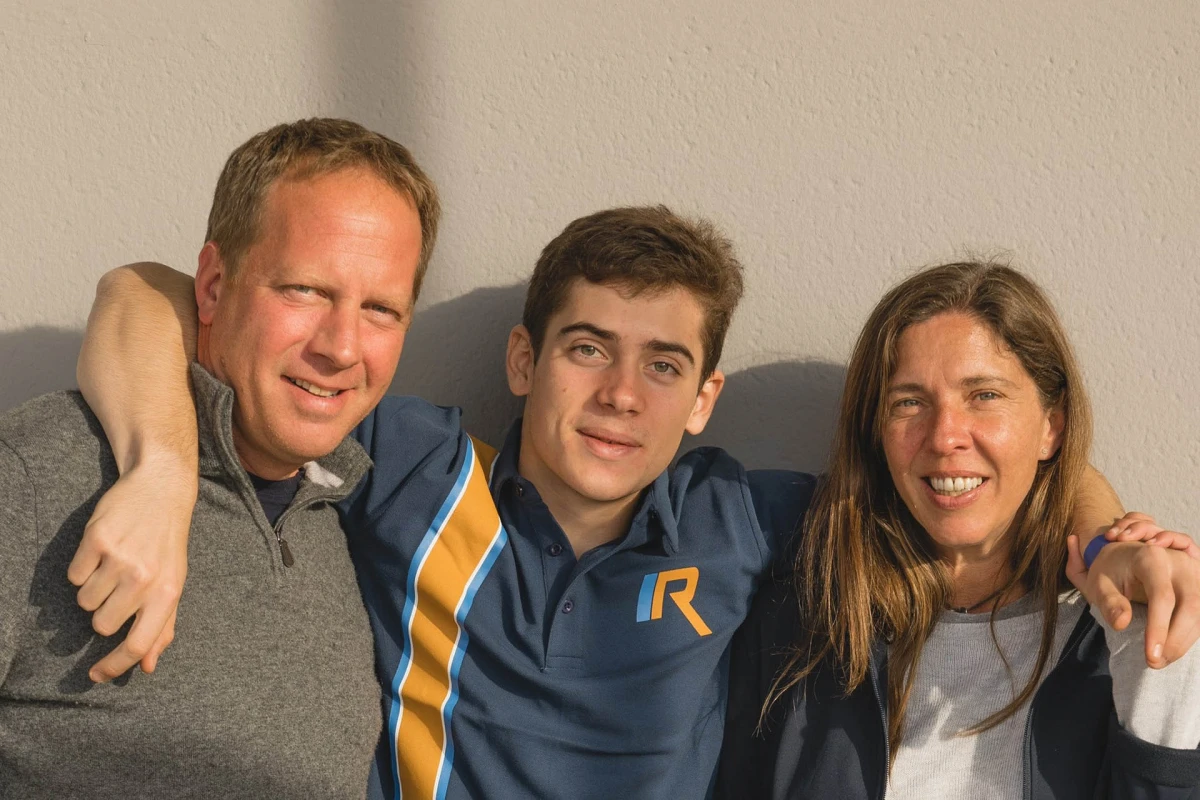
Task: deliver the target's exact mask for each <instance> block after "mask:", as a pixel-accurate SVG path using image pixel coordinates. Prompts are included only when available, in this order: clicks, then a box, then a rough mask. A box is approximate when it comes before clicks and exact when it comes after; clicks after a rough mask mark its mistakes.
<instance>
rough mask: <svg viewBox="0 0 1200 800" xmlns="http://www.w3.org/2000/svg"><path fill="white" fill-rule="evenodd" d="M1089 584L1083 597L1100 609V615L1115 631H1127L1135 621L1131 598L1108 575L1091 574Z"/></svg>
mask: <svg viewBox="0 0 1200 800" xmlns="http://www.w3.org/2000/svg"><path fill="white" fill-rule="evenodd" d="M1087 583H1088V588H1087V590H1081V591H1083V596H1084V597H1086V598H1087V600H1088V602H1089V603H1091V604H1092V605H1094V606H1095V607H1096V608H1098V609H1100V613H1101V614H1103V615H1104V619H1105V620H1107V622H1108V624H1109V625H1111V626H1112V627H1113V629H1114V630H1118V631H1123V630H1125V628H1127V627H1128V626H1129V623H1130V621H1131V620H1132V619H1133V606H1132V605H1131V604H1130V602H1129V598H1128V597H1126V596H1125V595H1124V594H1123V593H1122V592H1121V587H1120V586H1118V585H1117V584H1116V583H1115V582H1114V581H1113V580H1112V579H1111V578H1110V577H1109V576H1108V575H1106V574H1103V573H1100V572H1093V573H1092V574H1090V575H1089V576H1088V582H1087Z"/></svg>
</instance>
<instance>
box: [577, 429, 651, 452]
mask: <svg viewBox="0 0 1200 800" xmlns="http://www.w3.org/2000/svg"><path fill="white" fill-rule="evenodd" d="M578 432H580V433H581V434H583V435H584V437H588V438H590V439H596V440H598V441H601V443H604V444H606V445H614V446H618V447H638V446H641V445H638V444H637V443H636V441H634V440H632V439H628V438H625V437H622V435H618V434H614V433H608V432H607V431H596V429H592V428H580V429H578Z"/></svg>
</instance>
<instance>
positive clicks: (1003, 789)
mask: <svg viewBox="0 0 1200 800" xmlns="http://www.w3.org/2000/svg"><path fill="white" fill-rule="evenodd" d="M1084 610H1085V601H1084V600H1083V599H1082V598H1081V597H1080V596H1079V595H1078V594H1075V593H1071V594H1069V595H1065V596H1064V597H1063V598H1062V599H1061V601H1060V604H1059V613H1058V620H1057V622H1056V624H1055V631H1054V646H1053V648H1052V650H1051V652H1052V653H1053V654H1054V655H1053V656H1052V657H1051V659H1050V662H1049V664H1048V665H1047V669H1046V670H1045V671H1043V673H1042V678H1045V675H1046V672H1048V671H1049V669H1050V668H1052V667H1053V665H1054V662H1055V661H1056V660H1057V657H1058V654H1059V653H1061V652H1062V650H1063V647H1064V646H1065V645H1066V642H1067V638H1068V637H1069V636H1070V633H1071V630H1072V629H1073V628H1074V627H1075V624H1076V623H1077V622H1078V621H1079V617H1080V615H1081V614H1082V613H1083V612H1084ZM990 617H991V615H990V614H986V613H985V614H960V613H957V612H954V611H945V612H943V613H942V615H941V617H940V618H939V619H938V622H937V624H936V626H935V627H934V629H933V632H932V634H931V635H930V637H929V640H928V641H927V642H926V643H925V648H924V650H922V652H921V660H920V663H919V664H918V666H917V674H916V678H915V681H914V684H913V690H912V695H911V696H910V699H909V705H908V712H907V717H906V720H905V726H904V738H903V741H902V742H901V745H900V749H899V752H898V753H897V755H896V758H895V762H894V763H893V765H892V774H891V779H890V781H889V784H888V790H887V794H888V798H889V800H907V799H908V798H913V799H914V800H915V799H916V798H920V799H921V800H925V799H926V798H930V797H970V798H1019V797H1021V794H1022V786H1023V779H1024V775H1023V766H1022V760H1021V753H1022V745H1023V742H1024V736H1025V723H1026V720H1027V718H1028V716H1029V703H1026V704H1025V705H1023V706H1022V707H1021V708H1020V709H1019V710H1018V711H1017V713H1015V714H1013V715H1012V716H1010V717H1009V718H1008V719H1006V720H1005V721H1004V722H1002V723H1001V724H999V725H997V726H995V727H993V728H990V729H989V730H987V731H984V732H983V733H980V734H976V735H973V736H963V735H961V731H963V730H966V729H968V728H970V727H971V726H973V725H975V724H976V723H978V722H980V721H981V720H983V719H984V718H986V717H987V716H989V715H990V714H992V713H993V712H995V711H998V710H1000V709H1001V708H1003V707H1004V706H1005V705H1007V704H1008V703H1009V702H1010V701H1011V700H1012V698H1013V697H1014V696H1015V695H1016V693H1017V691H1019V690H1020V688H1021V687H1022V686H1024V685H1025V682H1026V681H1028V680H1029V676H1030V675H1031V674H1032V672H1033V667H1034V663H1035V661H1036V659H1037V651H1038V644H1039V642H1040V640H1041V632H1042V616H1041V612H1040V609H1039V602H1038V600H1037V598H1036V597H1035V596H1034V595H1026V596H1025V597H1023V598H1021V599H1020V600H1018V601H1016V602H1015V603H1012V604H1010V605H1008V606H1006V607H1004V608H1002V609H1000V610H999V611H998V612H997V614H996V624H995V630H996V634H995V636H996V639H995V641H993V638H992V632H991V627H990V626H989V624H988V622H989V620H990ZM1095 617H1096V619H1097V620H1098V621H1100V622H1101V624H1104V622H1103V618H1102V615H1100V614H1099V613H1096V614H1095ZM1104 628H1105V639H1106V641H1107V643H1108V647H1109V651H1110V657H1109V667H1110V670H1111V672H1112V676H1113V699H1114V704H1115V707H1116V710H1117V718H1118V719H1119V720H1120V721H1121V723H1122V724H1123V725H1124V726H1125V727H1126V729H1127V730H1129V732H1130V733H1132V734H1134V735H1135V736H1137V737H1139V738H1141V739H1143V740H1145V741H1148V742H1151V743H1153V744H1159V745H1165V746H1168V747H1192V748H1194V747H1196V746H1197V745H1198V744H1200V714H1196V713H1195V712H1190V713H1189V712H1187V711H1184V710H1183V709H1189V708H1190V709H1194V708H1196V707H1197V705H1196V703H1197V701H1198V700H1200V655H1198V654H1196V653H1195V650H1194V649H1193V651H1192V652H1189V653H1188V654H1187V655H1186V656H1185V657H1184V658H1183V659H1181V660H1179V661H1177V662H1175V663H1174V664H1172V665H1171V666H1169V667H1167V668H1166V669H1163V670H1151V669H1149V668H1148V667H1147V666H1146V661H1145V656H1144V652H1143V647H1142V641H1143V637H1144V635H1145V630H1146V617H1145V608H1144V607H1143V606H1135V614H1134V620H1133V622H1132V623H1130V625H1129V626H1128V627H1127V628H1126V629H1125V630H1124V631H1120V632H1118V631H1114V630H1112V629H1111V628H1109V627H1108V626H1107V625H1104ZM997 643H998V644H999V647H1000V649H1001V651H1002V652H1003V653H1004V656H1005V659H1007V662H1008V667H1009V668H1010V670H1011V672H1010V671H1008V670H1006V669H1005V660H1004V659H1002V658H1000V657H999V654H998V653H997V649H996V648H997Z"/></svg>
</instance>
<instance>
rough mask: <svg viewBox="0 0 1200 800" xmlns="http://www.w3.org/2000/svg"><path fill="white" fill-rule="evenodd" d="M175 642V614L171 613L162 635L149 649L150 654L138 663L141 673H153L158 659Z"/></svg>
mask: <svg viewBox="0 0 1200 800" xmlns="http://www.w3.org/2000/svg"><path fill="white" fill-rule="evenodd" d="M173 641H175V612H174V611H172V612H171V616H170V617H169V618H168V619H167V624H166V625H165V626H163V629H162V633H160V634H159V635H158V639H157V641H155V642H154V645H153V646H152V647H151V648H150V652H149V653H147V654H146V655H144V656H143V657H142V660H141V661H140V662H139V663H140V665H141V667H142V672H154V670H155V668H156V667H157V666H158V657H159V656H161V655H162V654H163V651H164V650H166V649H167V647H168V646H170V644H171V642H173Z"/></svg>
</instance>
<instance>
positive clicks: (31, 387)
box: [0, 327, 83, 412]
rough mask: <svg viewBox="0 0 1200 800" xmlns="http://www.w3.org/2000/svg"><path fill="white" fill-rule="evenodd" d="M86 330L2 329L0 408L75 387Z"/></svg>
mask: <svg viewBox="0 0 1200 800" xmlns="http://www.w3.org/2000/svg"><path fill="white" fill-rule="evenodd" d="M82 342H83V331H74V330H67V329H65V328H49V327H35V328H26V329H25V330H19V331H7V332H5V333H0V412H3V411H7V410H8V409H10V408H15V407H16V406H19V405H20V404H21V403H24V402H25V401H26V400H28V399H29V398H31V397H36V396H38V395H39V394H45V393H46V392H53V391H56V390H58V389H74V388H75V385H76V384H75V360H76V359H77V358H78V357H79V346H80V344H82Z"/></svg>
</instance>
